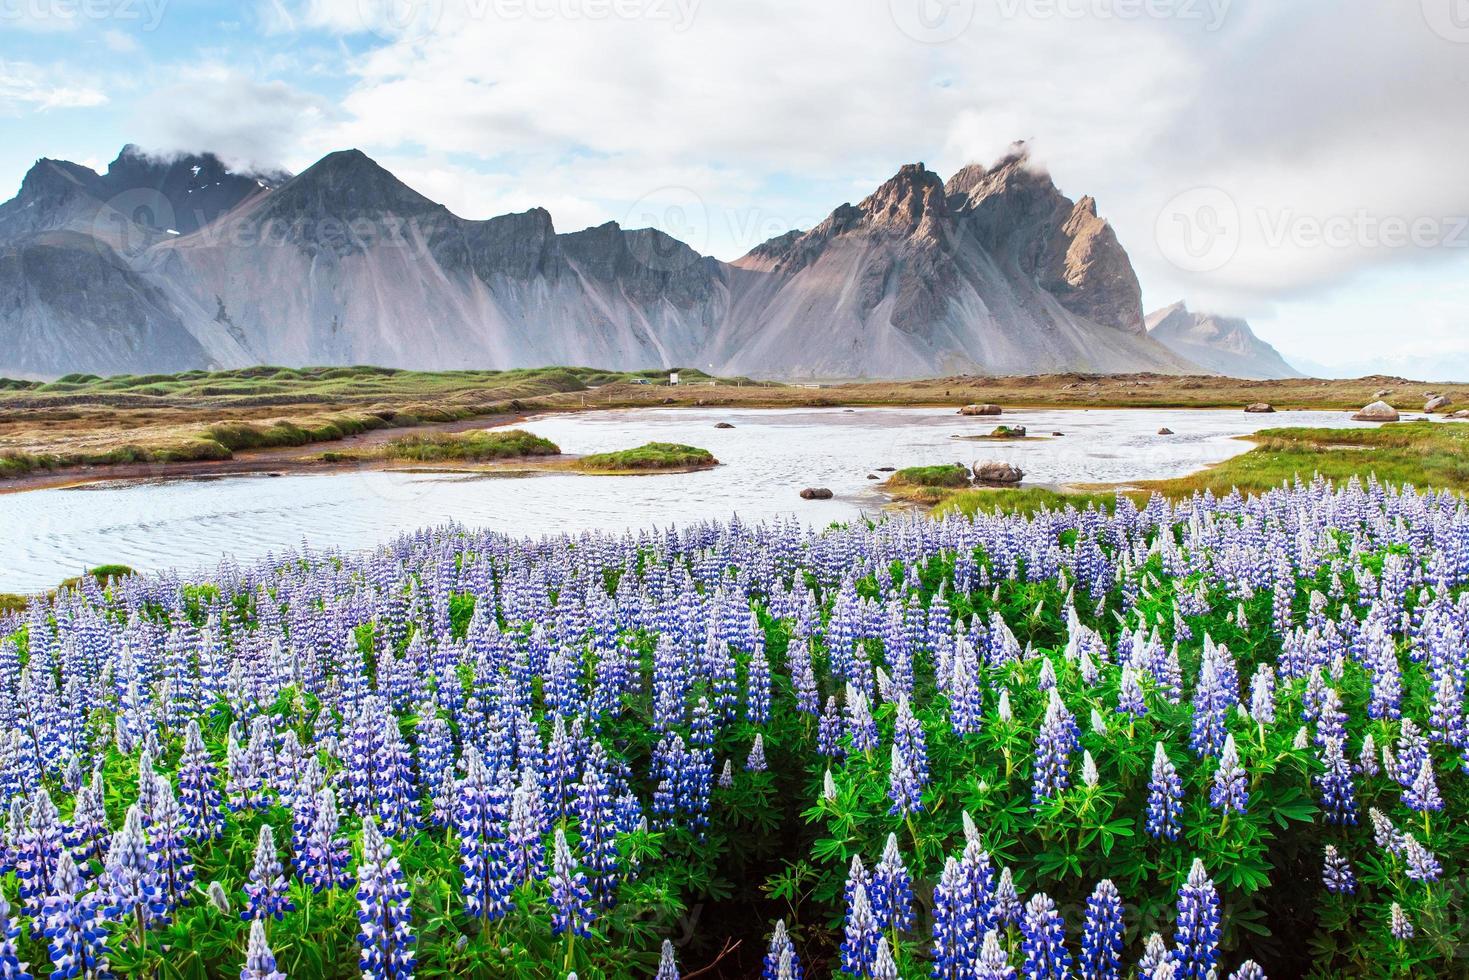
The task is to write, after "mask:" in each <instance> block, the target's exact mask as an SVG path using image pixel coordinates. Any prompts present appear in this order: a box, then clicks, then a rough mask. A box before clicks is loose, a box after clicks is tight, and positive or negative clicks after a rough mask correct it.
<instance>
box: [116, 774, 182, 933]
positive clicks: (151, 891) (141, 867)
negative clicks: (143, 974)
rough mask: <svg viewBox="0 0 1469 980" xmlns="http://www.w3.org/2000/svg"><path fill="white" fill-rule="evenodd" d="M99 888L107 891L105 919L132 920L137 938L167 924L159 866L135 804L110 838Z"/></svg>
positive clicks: (141, 815) (141, 816) (140, 809)
mask: <svg viewBox="0 0 1469 980" xmlns="http://www.w3.org/2000/svg"><path fill="white" fill-rule="evenodd" d="M154 778H155V779H156V778H157V777H156V776H155V777H154ZM99 887H100V888H102V889H104V890H105V892H106V901H107V914H108V917H109V918H110V919H112V920H113V921H115V922H125V921H127V920H128V919H131V920H132V921H133V922H134V923H136V926H137V930H138V936H139V937H140V938H141V936H142V934H143V933H144V932H145V931H147V930H148V929H149V928H150V927H151V926H153V925H154V924H155V923H158V922H162V921H166V918H167V916H166V915H165V901H164V898H163V893H162V888H161V887H160V882H159V878H158V863H157V860H156V858H155V857H154V854H153V851H152V850H151V849H150V848H149V846H148V838H147V836H146V834H145V833H144V831H143V811H142V807H141V806H139V805H138V804H136V803H134V804H133V805H132V806H131V807H129V808H128V812H127V816H126V817H125V818H124V820H123V825H122V829H121V830H119V831H118V832H117V833H116V834H114V835H113V837H112V846H111V848H109V850H108V851H107V862H106V865H105V867H104V870H103V880H102V883H101V884H100V885H99Z"/></svg>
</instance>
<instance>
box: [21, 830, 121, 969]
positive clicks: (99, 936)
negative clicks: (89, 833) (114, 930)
mask: <svg viewBox="0 0 1469 980" xmlns="http://www.w3.org/2000/svg"><path fill="white" fill-rule="evenodd" d="M49 880H50V890H49V891H48V892H47V893H46V896H45V900H44V901H43V902H42V911H41V913H40V917H39V918H38V920H37V921H38V922H40V923H41V924H42V928H41V932H42V934H43V935H45V937H46V943H47V948H48V951H49V953H50V956H51V963H52V964H53V965H54V966H55V970H54V971H53V972H52V975H53V976H61V977H85V978H88V980H92V978H98V977H104V976H107V975H108V972H107V927H106V926H105V925H104V924H103V918H102V913H101V902H100V900H99V898H98V895H97V893H96V891H88V892H84V891H83V890H82V879H81V875H80V874H78V873H77V865H76V862H75V861H74V860H72V857H71V852H70V851H66V850H62V851H61V852H60V854H59V857H57V859H56V867H55V869H54V870H53V871H52V873H51V875H50V879H49Z"/></svg>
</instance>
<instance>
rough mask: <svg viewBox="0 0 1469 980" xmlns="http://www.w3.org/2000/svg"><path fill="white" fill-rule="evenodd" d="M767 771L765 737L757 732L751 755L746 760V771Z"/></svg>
mask: <svg viewBox="0 0 1469 980" xmlns="http://www.w3.org/2000/svg"><path fill="white" fill-rule="evenodd" d="M765 769H766V766H765V736H764V735H762V734H760V733H759V732H756V733H755V742H754V744H752V745H751V746H750V754H749V755H748V756H747V757H746V758H745V771H746V772H764V771H765Z"/></svg>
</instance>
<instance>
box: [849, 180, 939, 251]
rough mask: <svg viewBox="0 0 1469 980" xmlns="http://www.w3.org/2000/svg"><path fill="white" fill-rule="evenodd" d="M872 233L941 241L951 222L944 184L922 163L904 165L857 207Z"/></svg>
mask: <svg viewBox="0 0 1469 980" xmlns="http://www.w3.org/2000/svg"><path fill="white" fill-rule="evenodd" d="M857 209H858V210H859V211H861V212H862V214H863V216H864V217H865V219H866V222H867V224H868V225H869V226H870V227H872V228H873V229H877V230H882V231H886V232H890V233H892V234H896V235H900V236H902V237H904V238H909V237H919V238H927V239H932V240H935V241H936V240H938V238H939V237H940V235H941V233H942V229H943V226H944V224H945V223H946V222H947V221H948V220H949V206H948V199H947V197H946V195H945V192H944V182H943V179H942V178H941V177H939V175H938V174H936V173H934V172H933V171H931V170H929V169H927V168H926V167H924V165H923V164H922V163H907V164H904V165H903V166H902V167H901V168H900V169H899V170H898V172H897V173H896V174H894V175H893V176H892V177H890V178H888V180H887V181H885V182H884V183H883V184H882V185H881V186H880V187H878V189H877V190H875V191H873V192H872V193H871V194H869V195H868V196H867V197H866V198H865V199H863V201H862V203H860V204H858V205H857Z"/></svg>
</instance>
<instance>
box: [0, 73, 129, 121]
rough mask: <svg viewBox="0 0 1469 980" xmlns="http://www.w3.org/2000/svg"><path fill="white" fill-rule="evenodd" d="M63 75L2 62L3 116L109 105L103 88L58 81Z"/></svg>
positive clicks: (0, 109)
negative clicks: (54, 77) (57, 78)
mask: <svg viewBox="0 0 1469 980" xmlns="http://www.w3.org/2000/svg"><path fill="white" fill-rule="evenodd" d="M59 74H61V72H60V71H59V70H56V69H45V68H41V67H39V66H37V65H33V64H29V63H27V62H24V61H4V60H0V114H4V115H12V116H18V115H21V114H22V113H24V112H47V111H50V110H52V109H84V108H89V107H92V106H99V105H103V104H105V103H106V102H107V95H106V93H105V92H103V91H102V90H101V89H97V88H93V87H92V86H89V85H75V84H67V83H63V82H58V81H55V80H54V79H53V76H55V75H59Z"/></svg>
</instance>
